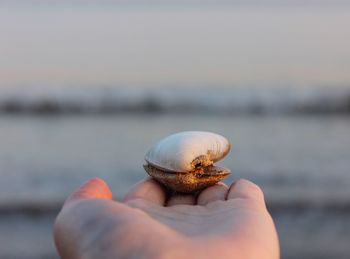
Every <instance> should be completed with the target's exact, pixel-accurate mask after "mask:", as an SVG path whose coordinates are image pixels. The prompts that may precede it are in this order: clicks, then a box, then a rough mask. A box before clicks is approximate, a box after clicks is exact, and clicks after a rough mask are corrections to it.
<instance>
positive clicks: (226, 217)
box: [54, 178, 279, 259]
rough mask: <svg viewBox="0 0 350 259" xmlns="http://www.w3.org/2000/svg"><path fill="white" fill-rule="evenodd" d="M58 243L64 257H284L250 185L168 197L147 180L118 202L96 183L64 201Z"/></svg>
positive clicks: (259, 198)
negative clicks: (280, 255)
mask: <svg viewBox="0 0 350 259" xmlns="http://www.w3.org/2000/svg"><path fill="white" fill-rule="evenodd" d="M54 239H55V243H56V247H57V250H58V252H59V254H60V256H61V258H62V259H97V258H104V259H112V258H145V259H146V258H156V259H158V258H166V259H172V258H184V259H186V258H203V259H205V258H232V259H257V258H259V259H278V258H279V244H278V237H277V234H276V230H275V226H274V223H273V220H272V218H271V216H270V214H269V213H268V211H267V209H266V206H265V202H264V196H263V192H262V191H261V189H260V188H259V187H258V186H257V185H255V184H254V183H252V182H250V181H247V180H239V181H237V182H235V183H233V184H232V185H231V186H230V187H227V186H226V185H225V184H223V183H218V184H217V185H214V186H212V187H209V188H207V189H205V190H204V191H202V192H201V193H200V194H199V195H198V196H197V197H194V196H192V195H172V196H170V197H169V196H168V197H167V194H166V192H165V191H164V189H163V188H162V187H161V186H160V185H159V184H158V183H157V182H155V181H154V180H151V179H145V180H143V181H141V182H139V183H138V184H136V185H135V186H134V187H132V188H131V189H130V190H129V192H128V193H127V194H126V196H125V197H124V199H123V201H122V202H118V201H115V200H112V193H111V191H110V189H109V188H108V186H107V184H106V183H105V182H104V181H102V180H101V179H98V178H93V179H91V180H89V181H88V182H87V183H85V184H84V185H83V186H82V187H80V188H79V189H78V190H76V191H75V192H74V193H73V194H72V195H71V196H70V197H69V198H68V199H67V201H66V202H65V204H64V206H63V208H62V210H61V212H60V213H59V215H58V216H57V219H56V222H55V224H54Z"/></svg>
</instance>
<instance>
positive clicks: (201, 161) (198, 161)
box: [191, 155, 214, 169]
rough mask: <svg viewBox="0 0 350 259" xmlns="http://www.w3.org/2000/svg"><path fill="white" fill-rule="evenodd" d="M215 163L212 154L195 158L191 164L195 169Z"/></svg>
mask: <svg viewBox="0 0 350 259" xmlns="http://www.w3.org/2000/svg"><path fill="white" fill-rule="evenodd" d="M213 164H214V161H213V160H211V159H210V155H201V156H198V157H196V158H195V159H193V161H192V163H191V165H192V167H193V169H198V168H202V167H208V166H211V165H213Z"/></svg>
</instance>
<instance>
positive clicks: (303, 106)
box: [0, 0, 350, 259]
mask: <svg viewBox="0 0 350 259" xmlns="http://www.w3.org/2000/svg"><path fill="white" fill-rule="evenodd" d="M62 2H63V3H60V2H58V1H50V2H45V1H39V0H38V1H35V0H32V1H1V0H0V179H1V180H0V258H4V259H7V258H11V259H22V258H23V259H24V258H29V259H30V258H33V259H34V258H36V259H38V258H39V259H44V258H58V256H57V254H56V252H55V249H54V245H53V241H52V238H51V228H52V224H53V220H54V217H55V216H56V214H57V213H58V211H59V209H60V206H61V205H62V202H63V200H64V199H65V198H66V196H67V195H68V194H69V193H70V192H71V191H73V190H74V189H75V188H76V187H77V186H79V185H80V184H82V183H83V182H84V181H86V180H87V179H88V178H90V177H93V176H98V177H101V178H103V179H104V180H106V181H107V182H108V183H109V185H110V186H111V189H112V190H113V193H114V196H115V198H116V199H119V198H121V197H122V196H123V195H124V194H125V193H126V191H127V190H128V188H129V187H130V186H131V185H132V184H134V183H135V182H136V181H138V180H140V179H142V178H143V177H145V172H144V170H143V168H142V164H143V163H144V160H143V156H144V154H145V152H146V151H147V150H148V148H149V147H150V146H151V145H153V144H154V143H155V142H156V141H158V140H159V139H161V138H163V137H164V136H167V135H169V134H171V133H174V132H177V131H182V130H207V131H213V132H217V133H220V134H222V135H224V136H226V137H228V138H229V139H230V141H231V143H232V145H233V148H232V151H231V153H230V154H229V155H228V156H227V158H226V159H225V160H224V161H222V162H221V163H222V164H223V165H225V166H228V167H229V168H230V169H231V171H232V172H233V173H232V175H231V176H230V177H229V178H228V179H227V180H226V182H227V183H230V182H232V181H234V180H237V179H239V178H247V179H250V180H252V181H254V182H256V183H258V184H259V185H260V186H261V187H262V188H263V190H264V192H265V195H266V200H267V203H268V207H269V210H270V211H271V213H272V215H273V218H274V220H275V222H276V224H277V228H278V232H279V235H280V239H281V247H282V258H283V259H314V258H315V259H316V258H317V259H328V258H337V259H342V258H344V259H345V258H349V257H350V246H349V242H350V221H349V220H348V219H349V217H350V188H349V186H350V174H349V173H350V116H349V115H350V49H349V46H350V31H349V29H348V26H347V25H348V24H350V5H349V3H348V2H347V1H333V2H332V1H327V0H324V1H306V2H305V3H304V2H302V1H294V2H292V1H279V2H278V3H277V1H265V2H264V3H268V4H266V5H264V4H262V3H261V2H260V1H259V3H258V2H254V1H253V2H249V3H243V2H242V1H222V2H221V4H217V3H216V4H215V3H213V2H212V1H207V2H206V3H207V4H206V5H203V6H202V5H200V4H199V3H198V2H197V1H190V2H191V4H188V5H186V3H185V2H186V1H183V2H182V3H181V4H176V3H174V2H171V1H169V2H167V3H163V4H159V3H158V4H156V1H151V2H152V3H153V4H151V5H147V4H145V3H146V2H147V1H145V2H143V1H139V2H138V4H126V3H125V2H123V1H101V2H103V4H97V3H96V2H94V1H88V4H84V3H83V1H68V0H66V1H62ZM116 2H117V4H116ZM121 3H123V4H121Z"/></svg>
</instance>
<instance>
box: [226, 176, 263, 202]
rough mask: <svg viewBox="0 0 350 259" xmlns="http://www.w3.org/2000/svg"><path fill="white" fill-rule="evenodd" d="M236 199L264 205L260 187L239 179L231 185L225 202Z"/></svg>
mask: <svg viewBox="0 0 350 259" xmlns="http://www.w3.org/2000/svg"><path fill="white" fill-rule="evenodd" d="M236 198H242V199H249V200H255V201H258V202H260V203H265V201H264V194H263V191H262V190H261V189H260V187H259V186H258V185H256V184H255V183H253V182H251V181H248V180H245V179H240V180H238V181H237V182H235V183H233V184H232V185H231V187H230V189H229V191H228V194H227V200H230V199H236Z"/></svg>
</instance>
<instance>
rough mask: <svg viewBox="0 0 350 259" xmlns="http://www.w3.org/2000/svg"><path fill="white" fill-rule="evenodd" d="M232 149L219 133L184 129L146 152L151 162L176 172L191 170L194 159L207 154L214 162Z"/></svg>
mask: <svg viewBox="0 0 350 259" xmlns="http://www.w3.org/2000/svg"><path fill="white" fill-rule="evenodd" d="M229 151H230V143H229V141H228V140H227V139H226V138H225V137H223V136H220V135H218V134H215V133H211V132H204V131H184V132H179V133H176V134H173V135H170V136H168V137H166V138H164V139H162V140H161V141H160V142H158V143H157V144H156V145H155V146H153V147H152V148H151V149H150V150H149V151H148V152H147V154H146V156H145V160H146V162H148V163H149V164H151V165H153V166H155V167H158V168H161V169H166V170H168V171H174V172H190V171H192V170H193V169H194V168H195V166H194V165H193V163H192V162H193V160H195V159H196V158H198V157H200V156H206V158H208V159H210V160H211V161H212V162H216V161H218V160H220V159H222V158H223V157H224V156H225V155H226V154H227V153H228V152H229Z"/></svg>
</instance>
